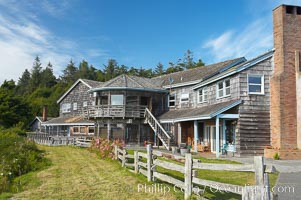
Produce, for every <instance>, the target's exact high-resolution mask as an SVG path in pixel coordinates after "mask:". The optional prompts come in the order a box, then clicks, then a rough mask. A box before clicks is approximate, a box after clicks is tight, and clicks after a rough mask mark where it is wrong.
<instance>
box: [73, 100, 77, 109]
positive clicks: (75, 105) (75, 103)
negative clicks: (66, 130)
mask: <svg viewBox="0 0 301 200" xmlns="http://www.w3.org/2000/svg"><path fill="white" fill-rule="evenodd" d="M73 110H77V102H74V103H73Z"/></svg>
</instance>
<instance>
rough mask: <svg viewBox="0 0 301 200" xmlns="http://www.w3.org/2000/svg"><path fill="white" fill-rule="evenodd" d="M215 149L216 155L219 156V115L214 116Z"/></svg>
mask: <svg viewBox="0 0 301 200" xmlns="http://www.w3.org/2000/svg"><path fill="white" fill-rule="evenodd" d="M215 133H216V135H215V150H216V157H217V158H219V116H216V119H215Z"/></svg>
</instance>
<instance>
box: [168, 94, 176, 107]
mask: <svg viewBox="0 0 301 200" xmlns="http://www.w3.org/2000/svg"><path fill="white" fill-rule="evenodd" d="M170 96H174V100H170ZM176 97H177V95H176V93H171V94H169V95H168V107H169V108H174V107H175V106H176ZM170 102H174V105H173V106H171V105H170Z"/></svg>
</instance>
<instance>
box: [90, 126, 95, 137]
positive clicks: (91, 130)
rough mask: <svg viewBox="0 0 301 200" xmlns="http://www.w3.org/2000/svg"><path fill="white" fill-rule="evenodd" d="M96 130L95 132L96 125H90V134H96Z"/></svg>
mask: <svg viewBox="0 0 301 200" xmlns="http://www.w3.org/2000/svg"><path fill="white" fill-rule="evenodd" d="M94 132H95V128H94V126H89V131H88V135H94Z"/></svg>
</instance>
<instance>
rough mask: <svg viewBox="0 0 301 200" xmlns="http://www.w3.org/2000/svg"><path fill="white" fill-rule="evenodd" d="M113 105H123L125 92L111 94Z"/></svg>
mask: <svg viewBox="0 0 301 200" xmlns="http://www.w3.org/2000/svg"><path fill="white" fill-rule="evenodd" d="M111 105H113V106H121V105H123V94H113V95H111Z"/></svg>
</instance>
